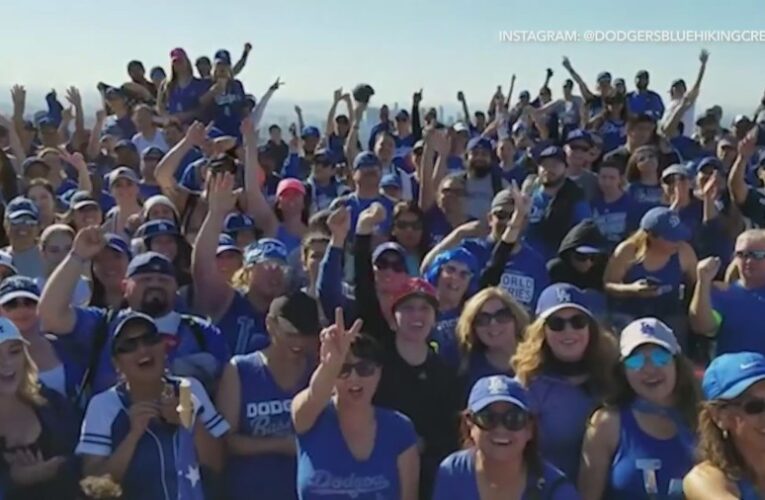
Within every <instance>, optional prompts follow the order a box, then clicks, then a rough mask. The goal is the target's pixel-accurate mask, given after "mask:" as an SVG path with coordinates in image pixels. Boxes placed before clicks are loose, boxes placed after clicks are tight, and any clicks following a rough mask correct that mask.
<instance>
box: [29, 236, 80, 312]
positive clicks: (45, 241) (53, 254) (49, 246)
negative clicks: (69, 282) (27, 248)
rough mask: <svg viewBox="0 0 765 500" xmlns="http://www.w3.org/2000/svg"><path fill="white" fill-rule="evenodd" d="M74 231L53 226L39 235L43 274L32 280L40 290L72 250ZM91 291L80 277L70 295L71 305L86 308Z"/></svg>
mask: <svg viewBox="0 0 765 500" xmlns="http://www.w3.org/2000/svg"><path fill="white" fill-rule="evenodd" d="M74 235H75V232H74V229H72V228H71V227H70V226H67V225H66V224H53V225H52V226H48V227H46V228H45V230H43V232H42V234H41V235H40V242H39V247H40V256H41V257H42V260H43V265H44V269H43V274H42V275H40V276H36V277H35V278H34V280H35V284H36V285H37V287H38V288H39V289H40V290H42V289H43V288H45V283H46V282H47V281H48V278H50V276H51V274H53V271H54V270H55V269H56V268H57V267H58V265H59V264H61V261H62V260H64V257H66V256H67V255H68V254H69V252H70V251H71V250H72V243H73V242H74ZM90 295H91V290H90V287H89V286H88V282H87V281H86V280H85V278H84V277H82V276H80V279H79V280H78V281H77V286H76V287H75V289H74V293H73V294H72V305H75V306H86V305H87V304H88V302H90Z"/></svg>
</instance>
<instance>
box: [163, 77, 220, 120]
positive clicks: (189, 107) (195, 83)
mask: <svg viewBox="0 0 765 500" xmlns="http://www.w3.org/2000/svg"><path fill="white" fill-rule="evenodd" d="M211 84H212V82H211V81H210V80H202V79H199V78H192V79H191V81H190V82H189V84H188V85H186V86H185V87H181V86H180V85H176V86H175V87H174V88H173V90H172V91H170V95H169V96H168V99H167V111H168V112H170V113H171V114H176V113H183V112H185V111H193V110H194V109H196V108H197V107H198V106H199V99H200V98H201V97H202V96H203V95H204V94H205V93H206V92H207V91H208V90H210V85H211Z"/></svg>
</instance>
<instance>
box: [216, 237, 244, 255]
mask: <svg viewBox="0 0 765 500" xmlns="http://www.w3.org/2000/svg"><path fill="white" fill-rule="evenodd" d="M229 251H233V252H237V253H239V254H241V253H242V249H241V248H239V247H238V246H237V245H236V241H234V238H232V237H231V236H229V235H227V234H221V235H220V236H218V248H217V249H216V250H215V255H220V254H222V253H223V252H229Z"/></svg>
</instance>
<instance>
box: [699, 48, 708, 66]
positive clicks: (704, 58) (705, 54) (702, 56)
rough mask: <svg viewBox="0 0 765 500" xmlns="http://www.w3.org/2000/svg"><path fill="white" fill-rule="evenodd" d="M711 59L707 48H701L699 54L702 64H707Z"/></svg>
mask: <svg viewBox="0 0 765 500" xmlns="http://www.w3.org/2000/svg"><path fill="white" fill-rule="evenodd" d="M708 60H709V52H707V50H706V49H701V53H700V54H699V61H701V64H706V63H707V61H708Z"/></svg>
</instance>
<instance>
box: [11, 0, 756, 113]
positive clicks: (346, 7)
mask: <svg viewBox="0 0 765 500" xmlns="http://www.w3.org/2000/svg"><path fill="white" fill-rule="evenodd" d="M64 5H65V4H62V3H61V2H58V1H54V0H36V1H34V2H24V1H16V2H8V3H7V4H6V5H4V6H3V14H4V15H3V17H4V20H5V21H6V22H5V23H4V33H3V38H4V40H6V43H7V45H6V47H13V49H10V50H8V49H6V50H3V51H0V68H3V69H2V71H0V86H1V87H5V88H8V87H9V86H10V85H11V84H13V83H15V82H20V83H23V84H24V85H26V86H27V87H28V88H29V89H30V91H31V93H32V94H34V93H37V92H43V91H45V90H46V89H49V88H51V87H55V88H58V89H59V90H60V92H61V93H63V88H64V87H65V86H67V85H71V84H74V85H77V86H79V87H81V88H82V89H84V91H85V92H91V91H94V89H95V82H97V81H99V80H103V81H107V82H119V81H123V80H124V74H125V64H126V63H127V61H129V60H130V59H134V58H135V59H140V60H142V61H143V62H144V63H145V65H146V66H147V68H148V67H151V66H153V65H156V64H161V65H165V66H167V65H168V64H169V61H168V53H169V51H170V49H171V48H173V47H174V46H182V47H184V48H186V50H187V51H188V52H189V54H190V55H191V56H192V57H195V56H197V55H202V54H207V55H212V53H213V52H214V51H215V50H216V49H218V48H222V47H225V48H228V49H230V50H231V52H232V54H233V55H238V53H239V52H240V50H241V47H242V45H243V43H244V42H245V41H250V42H251V43H252V44H253V46H254V50H253V54H252V58H251V61H250V63H249V64H248V66H247V68H246V69H245V71H244V72H243V74H242V75H241V79H242V80H243V82H244V84H245V87H246V88H247V89H248V91H251V92H253V93H255V94H260V93H262V92H263V91H264V90H265V89H266V88H267V87H268V85H269V84H270V83H271V82H272V81H273V80H274V79H275V78H276V77H277V76H281V77H282V79H283V80H284V81H286V82H287V85H286V86H285V87H284V88H283V89H282V90H280V92H279V98H280V99H281V100H287V101H297V102H309V101H326V100H328V99H329V98H330V97H331V95H332V91H333V89H334V88H336V87H338V86H341V85H342V86H345V87H346V88H349V87H351V86H353V85H354V84H355V83H358V82H360V81H365V82H369V83H372V84H373V85H374V86H375V88H376V90H377V96H376V97H375V102H376V103H378V104H379V103H381V102H388V103H392V102H394V101H396V100H398V101H400V102H402V103H403V102H408V100H409V99H410V97H411V94H412V92H413V91H414V90H416V89H419V88H420V87H424V89H425V92H424V94H425V102H424V104H426V105H429V104H434V105H437V104H441V103H453V102H454V99H455V95H456V92H457V90H459V89H462V90H464V91H465V93H466V94H467V96H468V99H469V101H470V102H471V103H475V104H476V105H478V104H481V105H485V104H484V103H486V102H487V101H488V98H489V96H490V95H491V94H492V92H493V91H494V89H495V88H496V86H497V85H499V84H502V85H503V87H505V88H506V86H507V82H508V81H509V77H510V74H511V73H516V74H517V75H518V80H517V85H516V95H517V93H518V91H519V90H521V89H530V90H532V92H535V91H536V89H537V88H538V87H539V85H540V83H541V81H542V80H543V78H544V71H545V68H547V67H552V68H553V69H554V71H555V76H554V77H553V81H552V86H553V92H554V95H559V89H560V85H561V83H562V80H563V78H565V70H563V68H562V67H561V65H560V60H561V56H562V55H564V54H565V55H568V56H569V57H570V59H571V61H572V62H573V64H574V67H575V68H576V69H577V70H578V71H579V72H580V74H582V75H583V77H584V78H585V79H586V80H587V81H588V82H589V83H592V82H593V80H594V77H595V74H596V73H597V72H599V71H601V70H604V69H608V70H610V71H611V72H612V73H613V74H614V75H615V76H623V77H625V78H626V80H627V82H628V85H630V86H631V83H632V79H633V77H634V74H635V72H636V71H637V70H638V69H642V68H646V69H648V70H649V71H650V72H651V86H652V87H653V88H654V89H655V90H656V91H658V92H660V93H661V94H662V95H663V96H664V95H666V89H667V88H668V86H669V82H670V81H671V80H672V79H674V78H677V77H683V78H685V79H686V80H689V81H691V80H693V78H694V77H695V74H696V71H697V68H698V53H699V51H700V49H701V48H702V45H700V44H690V43H689V44H674V45H672V44H584V43H582V44H510V43H500V42H499V41H498V33H499V31H500V30H513V29H518V30H533V29H566V30H581V31H584V30H599V29H609V30H624V29H720V30H733V29H739V30H740V29H758V28H759V27H763V26H765V22H763V21H765V8H763V6H762V3H761V2H758V1H756V0H737V1H736V2H735V3H728V2H720V1H719V0H717V1H712V0H695V1H692V0H661V1H659V0H641V1H639V2H633V3H626V2H617V1H614V0H611V1H602V0H585V1H579V2H572V1H561V0H548V1H547V2H544V3H539V4H534V3H530V2H528V1H520V0H504V1H500V0H478V1H473V0H440V1H438V2H436V1H434V0H386V1H384V2H358V1H349V0H343V1H341V0H325V1H322V2H316V1H307V0H290V1H287V2H273V1H269V2H263V1H261V0H256V1H253V0H249V1H245V0H218V1H209V0H205V1H202V0H186V1H178V0H162V1H156V0H132V1H130V2H116V3H115V2H107V3H104V2H102V1H95V0H77V1H76V2H73V3H70V6H69V7H67V8H64V7H63V6H64ZM732 5H735V8H733V7H732ZM585 6H586V7H585ZM8 42H11V43H8ZM706 48H707V49H708V50H709V51H710V53H711V57H710V62H709V67H708V72H707V77H706V79H705V84H704V86H703V90H702V96H701V98H700V105H701V106H708V105H711V104H714V103H720V104H722V105H723V106H724V107H727V108H729V109H731V108H733V109H739V108H741V109H744V110H751V109H752V108H753V107H754V106H755V105H756V104H757V102H758V101H759V99H760V96H761V95H762V92H763V89H765V65H764V64H762V62H761V61H762V54H763V49H765V43H749V44H744V43H740V44H732V43H731V44H707V45H706ZM689 83H690V82H689ZM7 102H8V99H7V94H2V93H0V103H7Z"/></svg>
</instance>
